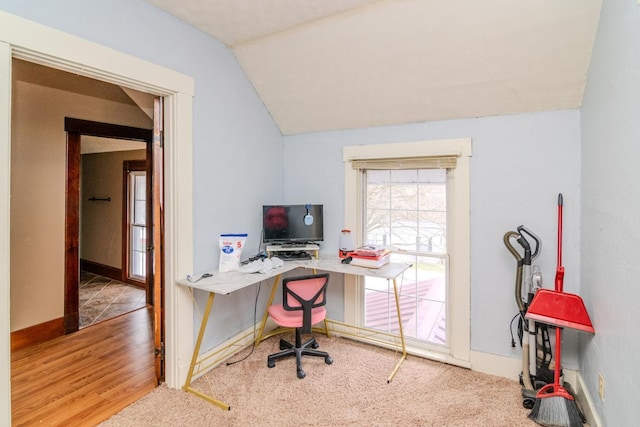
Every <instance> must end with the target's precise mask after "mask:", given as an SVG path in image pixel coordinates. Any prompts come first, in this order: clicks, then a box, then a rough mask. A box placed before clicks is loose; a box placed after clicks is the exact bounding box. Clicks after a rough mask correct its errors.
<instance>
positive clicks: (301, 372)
mask: <svg viewBox="0 0 640 427" xmlns="http://www.w3.org/2000/svg"><path fill="white" fill-rule="evenodd" d="M306 376H307V373H306V372H305V371H303V370H302V369H300V370H299V371H298V378H300V379H303V378H304V377H306Z"/></svg>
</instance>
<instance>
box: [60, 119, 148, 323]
mask: <svg viewBox="0 0 640 427" xmlns="http://www.w3.org/2000/svg"><path fill="white" fill-rule="evenodd" d="M65 131H66V132H67V191H66V203H65V205H66V214H65V248H66V252H65V304H64V312H65V314H64V319H65V333H69V332H74V331H77V330H78V329H80V326H81V324H86V323H88V322H89V321H90V320H91V319H92V318H93V320H92V321H95V320H96V318H97V317H100V314H99V313H96V311H100V312H101V313H104V312H106V311H107V310H108V309H109V308H110V307H114V310H115V311H116V312H118V311H119V313H117V314H122V310H125V309H126V308H128V306H129V305H130V304H131V303H132V302H133V303H135V302H136V301H135V295H133V296H132V295H130V293H128V292H127V288H126V285H125V283H126V282H132V284H133V285H134V286H135V285H138V286H140V287H142V288H144V289H145V292H146V302H148V303H150V304H152V303H153V299H152V295H151V292H150V283H149V277H150V276H149V275H148V274H147V266H148V265H151V259H150V257H151V256H152V254H150V253H149V251H148V248H149V246H147V244H146V242H151V241H152V240H153V237H152V236H151V235H150V233H151V232H152V228H151V227H147V226H146V222H147V221H146V219H147V218H148V217H149V213H150V212H152V208H153V206H152V202H153V197H152V190H153V187H152V180H151V179H147V176H148V175H149V174H150V173H151V171H152V162H151V159H152V139H153V131H152V130H149V129H141V128H133V127H128V126H121V125H114V124H108V123H99V122H92V121H87V120H79V119H73V118H69V117H67V118H65ZM85 136H89V137H98V138H112V139H117V140H124V141H125V143H124V144H121V147H123V149H121V150H120V151H110V150H109V149H108V148H103V149H98V150H94V152H92V153H85V154H84V155H83V154H82V140H83V138H84V137H85ZM99 141H101V140H99ZM102 141H103V144H100V143H99V142H98V143H94V145H102V146H103V147H105V146H106V147H108V146H109V143H108V142H104V140H102ZM95 151H97V152H95ZM134 160H135V161H136V163H129V162H133V161H134ZM129 166H134V167H135V168H136V169H138V170H137V171H135V172H136V174H134V175H131V176H132V177H134V178H135V177H136V176H137V180H134V188H133V190H132V189H131V188H130V183H129V179H130V172H129V171H127V172H126V174H125V173H123V172H122V170H124V169H125V168H128V167H129ZM110 170H111V172H110ZM131 172H134V171H131ZM125 175H126V176H125ZM141 184H142V187H140V185H141ZM136 185H137V186H138V188H137V189H136V188H135V186H136ZM110 188H111V189H112V190H110ZM113 188H116V189H117V190H113ZM130 193H131V194H133V195H134V199H133V200H131V199H130V197H131V196H130ZM112 194H113V196H112ZM136 195H137V197H136ZM136 199H137V200H136ZM130 212H133V213H134V218H131V215H130ZM136 214H137V215H136ZM132 222H133V223H136V224H137V226H136V227H135V229H134V230H133V231H134V233H133V235H132V233H131V232H130V231H129V230H130V227H129V224H130V223H132ZM122 237H124V239H123V240H124V241H123V242H122V243H121V244H115V245H109V244H108V243H109V242H113V241H114V240H118V239H120V238H122ZM110 248H111V249H112V250H109V249H110ZM134 249H135V250H134ZM121 262H123V263H122V265H121V266H120V268H118V267H117V265H118V264H120V263H121ZM114 264H115V265H116V267H114ZM132 266H133V268H135V271H136V275H135V276H134V277H133V278H131V276H132V275H131V274H130V271H131V267H132ZM87 273H92V274H95V275H98V276H104V277H107V278H111V279H113V280H116V281H117V282H116V283H111V282H109V283H106V284H104V283H103V282H102V281H100V280H98V281H97V282H95V283H97V288H99V289H97V291H98V292H103V291H105V295H111V294H113V293H117V295H111V296H110V297H109V298H105V299H104V300H103V299H97V300H95V299H93V298H91V300H94V301H95V302H97V304H95V305H93V306H92V305H91V304H88V302H89V301H83V303H84V305H87V304H88V305H89V307H88V309H87V310H85V311H89V314H86V313H85V318H84V319H83V320H81V317H82V316H81V314H80V306H81V301H80V281H81V277H83V274H84V275H85V276H84V277H86V274H87ZM130 278H131V279H130ZM90 283H91V281H89V284H90ZM111 284H113V285H115V286H114V287H112V288H109V286H110V285H111ZM123 286H124V287H123ZM89 289H91V287H90V286H89ZM109 289H114V290H113V291H110V290H109ZM85 290H86V289H85ZM122 296H123V297H124V300H123V301H118V299H119V298H120V297H122ZM114 298H115V301H114ZM131 299H134V301H131ZM123 304H124V305H123ZM96 315H97V316H96Z"/></svg>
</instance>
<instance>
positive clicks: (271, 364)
mask: <svg viewBox="0 0 640 427" xmlns="http://www.w3.org/2000/svg"><path fill="white" fill-rule="evenodd" d="M275 366H276V362H274V361H273V360H267V367H269V368H274V367H275Z"/></svg>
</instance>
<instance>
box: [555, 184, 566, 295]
mask: <svg viewBox="0 0 640 427" xmlns="http://www.w3.org/2000/svg"><path fill="white" fill-rule="evenodd" d="M562 205H563V201H562V193H560V194H558V261H557V266H556V283H555V290H556V292H562V289H563V287H564V286H563V285H564V283H563V281H564V267H563V266H562Z"/></svg>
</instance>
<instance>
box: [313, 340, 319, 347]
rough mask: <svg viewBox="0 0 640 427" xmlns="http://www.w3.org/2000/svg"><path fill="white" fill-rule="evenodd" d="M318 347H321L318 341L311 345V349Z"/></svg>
mask: <svg viewBox="0 0 640 427" xmlns="http://www.w3.org/2000/svg"><path fill="white" fill-rule="evenodd" d="M318 347H320V344H318V341H314V342H313V343H312V344H311V348H318Z"/></svg>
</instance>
